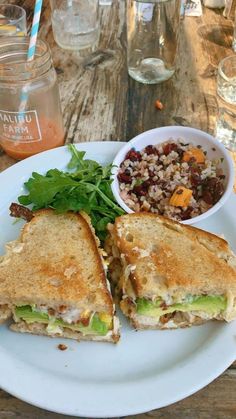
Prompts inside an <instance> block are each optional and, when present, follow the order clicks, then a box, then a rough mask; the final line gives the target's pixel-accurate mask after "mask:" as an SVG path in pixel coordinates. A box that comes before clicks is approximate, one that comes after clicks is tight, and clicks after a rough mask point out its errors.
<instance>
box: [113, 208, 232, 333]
mask: <svg viewBox="0 0 236 419" xmlns="http://www.w3.org/2000/svg"><path fill="white" fill-rule="evenodd" d="M109 230H110V234H109V237H108V239H107V242H106V247H105V249H106V251H107V252H108V254H109V255H110V276H111V280H112V283H113V288H114V290H115V293H116V296H117V298H118V299H119V301H120V307H121V309H122V311H123V312H124V314H125V315H126V316H128V317H129V319H130V320H131V322H132V324H133V325H134V327H135V328H137V329H172V328H178V327H186V326H191V325H193V324H201V323H203V322H205V321H208V320H211V319H216V320H226V321H230V320H232V319H234V318H235V317H236V257H235V256H234V254H233V253H232V251H231V250H230V248H229V245H228V243H227V242H226V241H225V240H223V239H221V238H220V237H218V236H216V235H213V234H210V233H208V232H206V231H202V230H200V229H197V228H194V227H190V226H185V225H183V224H180V223H178V222H175V221H172V220H169V219H167V218H164V217H162V216H157V215H154V214H151V213H134V214H127V215H123V216H121V217H118V218H117V219H116V221H115V224H114V225H112V226H110V228H109Z"/></svg>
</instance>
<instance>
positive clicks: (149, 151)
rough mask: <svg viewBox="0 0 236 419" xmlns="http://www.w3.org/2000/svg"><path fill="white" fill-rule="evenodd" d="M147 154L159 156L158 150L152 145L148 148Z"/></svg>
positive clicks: (146, 149)
mask: <svg viewBox="0 0 236 419" xmlns="http://www.w3.org/2000/svg"><path fill="white" fill-rule="evenodd" d="M144 151H145V153H146V154H148V155H149V154H155V155H159V153H158V150H157V149H156V147H153V146H152V145H148V146H147V147H146V148H145V150H144Z"/></svg>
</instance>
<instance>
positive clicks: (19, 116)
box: [0, 110, 42, 143]
mask: <svg viewBox="0 0 236 419" xmlns="http://www.w3.org/2000/svg"><path fill="white" fill-rule="evenodd" d="M0 132H1V137H2V139H4V140H9V141H20V142H23V143H32V142H36V141H41V140H42V135H41V130H40V126H39V121H38V115H37V112H36V111H35V110H34V111H25V112H9V111H3V110H0Z"/></svg>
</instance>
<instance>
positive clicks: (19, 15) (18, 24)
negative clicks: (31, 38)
mask: <svg viewBox="0 0 236 419" xmlns="http://www.w3.org/2000/svg"><path fill="white" fill-rule="evenodd" d="M26 34H27V28H26V12H25V10H24V9H23V8H22V7H20V6H15V5H14V4H0V36H24V35H26Z"/></svg>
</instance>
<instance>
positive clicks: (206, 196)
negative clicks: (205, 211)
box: [202, 189, 213, 205]
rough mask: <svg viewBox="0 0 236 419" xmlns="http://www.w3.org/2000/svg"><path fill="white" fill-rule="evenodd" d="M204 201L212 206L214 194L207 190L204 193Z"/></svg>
mask: <svg viewBox="0 0 236 419" xmlns="http://www.w3.org/2000/svg"><path fill="white" fill-rule="evenodd" d="M202 199H203V201H205V202H206V203H207V204H208V205H212V204H213V196H212V194H211V193H210V192H209V191H208V190H207V189H206V190H204V191H203V192H202Z"/></svg>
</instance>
